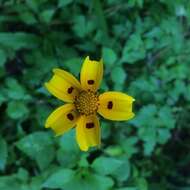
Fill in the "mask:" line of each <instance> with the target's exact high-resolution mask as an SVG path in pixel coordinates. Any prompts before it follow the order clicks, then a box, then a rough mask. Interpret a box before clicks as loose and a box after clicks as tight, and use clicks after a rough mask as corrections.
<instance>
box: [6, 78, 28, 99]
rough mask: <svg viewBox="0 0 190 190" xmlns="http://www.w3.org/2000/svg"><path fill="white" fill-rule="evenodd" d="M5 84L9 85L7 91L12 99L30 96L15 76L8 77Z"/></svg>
mask: <svg viewBox="0 0 190 190" xmlns="http://www.w3.org/2000/svg"><path fill="white" fill-rule="evenodd" d="M5 84H6V87H7V89H6V90H5V92H6V93H7V96H8V97H9V98H10V99H14V100H24V99H28V98H29V97H30V96H29V95H27V94H26V90H25V88H24V87H23V86H22V85H21V84H19V83H18V81H17V80H15V79H14V78H7V79H6V81H5Z"/></svg>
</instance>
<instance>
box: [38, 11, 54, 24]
mask: <svg viewBox="0 0 190 190" xmlns="http://www.w3.org/2000/svg"><path fill="white" fill-rule="evenodd" d="M54 13H55V10H54V9H50V10H48V9H47V10H44V11H43V12H41V14H40V19H41V20H42V22H45V23H49V22H50V21H51V20H52V18H53V15H54Z"/></svg>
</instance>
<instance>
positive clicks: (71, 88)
mask: <svg viewBox="0 0 190 190" xmlns="http://www.w3.org/2000/svg"><path fill="white" fill-rule="evenodd" d="M73 90H74V88H73V87H72V86H71V87H70V88H68V90H67V92H68V93H69V94H71V93H72V92H73Z"/></svg>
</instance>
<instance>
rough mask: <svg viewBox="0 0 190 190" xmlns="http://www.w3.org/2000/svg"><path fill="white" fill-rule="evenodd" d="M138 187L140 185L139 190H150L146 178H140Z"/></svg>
mask: <svg viewBox="0 0 190 190" xmlns="http://www.w3.org/2000/svg"><path fill="white" fill-rule="evenodd" d="M137 185H138V188H139V190H148V183H147V181H146V179H144V178H138V179H137Z"/></svg>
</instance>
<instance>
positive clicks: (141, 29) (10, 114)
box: [0, 0, 190, 190]
mask: <svg viewBox="0 0 190 190" xmlns="http://www.w3.org/2000/svg"><path fill="white" fill-rule="evenodd" d="M87 55H90V57H91V59H98V60H99V59H100V58H101V57H103V60H104V66H105V72H104V81H103V83H102V86H101V89H100V92H103V91H107V90H117V91H123V92H126V93H128V94H130V95H132V96H133V97H135V99H136V102H135V105H134V111H135V113H136V117H135V118H134V119H133V120H131V121H129V122H110V121H106V120H104V119H102V118H101V128H102V146H101V148H100V149H96V148H94V149H91V150H90V151H89V152H86V153H85V152H81V151H80V150H79V148H78V146H77V144H76V142H75V131H74V130H72V131H70V132H69V133H67V134H66V135H64V136H61V137H60V138H55V137H54V134H53V132H52V131H50V130H47V129H45V128H44V122H45V119H46V118H47V116H48V115H49V114H50V113H51V111H53V110H54V109H55V108H56V107H57V106H60V105H62V102H60V101H58V100H57V99H56V98H54V97H53V96H51V95H50V94H49V93H48V92H47V90H45V89H44V87H43V84H44V82H46V81H47V80H49V79H50V77H51V76H52V72H51V71H52V68H55V67H59V68H62V69H66V70H68V71H70V72H71V73H73V74H74V75H75V76H77V77H78V76H79V72H80V67H81V64H82V61H83V60H84V58H85V57H86V56H87ZM189 103H190V1H189V0H157V1H155V0H105V1H100V0H93V1H90V0H52V1H50V0H0V190H48V189H55V190H190V114H189V113H190V104H189Z"/></svg>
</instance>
